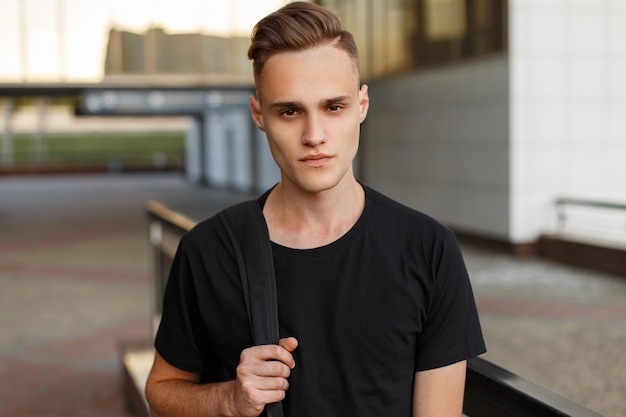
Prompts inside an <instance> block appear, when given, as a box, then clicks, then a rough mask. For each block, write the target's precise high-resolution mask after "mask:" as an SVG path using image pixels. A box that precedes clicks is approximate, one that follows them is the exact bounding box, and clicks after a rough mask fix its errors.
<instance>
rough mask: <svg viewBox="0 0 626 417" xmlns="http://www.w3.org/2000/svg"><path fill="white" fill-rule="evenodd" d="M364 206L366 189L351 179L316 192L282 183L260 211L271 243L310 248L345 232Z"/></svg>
mask: <svg viewBox="0 0 626 417" xmlns="http://www.w3.org/2000/svg"><path fill="white" fill-rule="evenodd" d="M364 207H365V191H364V190H363V187H362V186H361V184H359V183H358V182H357V181H356V180H355V179H354V178H352V180H351V181H346V182H345V183H341V184H338V185H337V186H336V187H334V188H332V189H330V190H325V191H321V192H316V193H309V192H305V191H303V190H300V189H297V188H295V187H290V186H289V185H288V184H286V183H284V182H281V183H279V184H278V185H277V186H276V187H275V188H274V189H273V190H272V192H271V193H270V195H269V196H268V198H267V201H266V203H265V207H264V209H263V213H264V215H265V218H266V221H267V225H268V228H269V233H270V239H271V240H272V241H273V242H275V243H278V244H280V245H283V246H287V247H291V248H294V249H311V248H315V247H320V246H324V245H327V244H329V243H332V242H334V241H335V240H337V239H339V238H340V237H341V236H343V235H344V234H345V233H347V232H348V231H349V230H350V229H351V228H352V226H354V224H355V223H356V222H357V221H358V219H359V217H360V216H361V213H362V212H363V208H364Z"/></svg>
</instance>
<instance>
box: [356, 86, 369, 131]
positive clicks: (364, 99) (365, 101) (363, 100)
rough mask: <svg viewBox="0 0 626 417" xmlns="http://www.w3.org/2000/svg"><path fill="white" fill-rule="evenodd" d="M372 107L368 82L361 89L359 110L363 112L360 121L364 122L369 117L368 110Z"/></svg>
mask: <svg viewBox="0 0 626 417" xmlns="http://www.w3.org/2000/svg"><path fill="white" fill-rule="evenodd" d="M369 108H370V96H369V93H368V88H367V85H366V84H363V85H362V86H361V89H360V90H359V110H360V112H361V114H360V118H359V123H363V121H364V120H365V118H366V117H367V111H368V110H369Z"/></svg>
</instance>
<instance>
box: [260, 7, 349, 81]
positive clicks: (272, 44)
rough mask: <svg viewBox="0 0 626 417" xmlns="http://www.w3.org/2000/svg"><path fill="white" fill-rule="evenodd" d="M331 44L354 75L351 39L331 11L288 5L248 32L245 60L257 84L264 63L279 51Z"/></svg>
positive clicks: (294, 50) (295, 50)
mask: <svg viewBox="0 0 626 417" xmlns="http://www.w3.org/2000/svg"><path fill="white" fill-rule="evenodd" d="M325 44H332V45H333V46H335V47H337V48H339V49H343V50H344V51H345V52H346V53H347V54H348V55H349V56H350V58H352V60H353V62H354V65H355V70H356V71H357V76H358V72H359V54H358V51H357V47H356V43H355V41H354V37H353V36H352V34H351V33H350V32H347V31H345V30H343V29H342V28H341V22H340V21H339V18H337V16H335V14H333V13H332V12H331V11H329V10H327V9H325V8H323V7H321V6H318V5H316V4H313V3H309V2H303V1H300V2H294V3H288V4H287V5H285V6H283V7H282V8H280V9H278V10H277V11H275V12H273V13H271V14H269V15H267V16H266V17H264V18H263V19H261V20H260V21H259V22H258V23H257V24H256V25H255V26H254V29H253V30H252V35H251V44H250V47H249V48H248V58H250V59H251V60H252V68H253V72H254V80H255V82H256V83H257V85H258V81H259V80H260V78H261V75H262V72H263V66H264V65H265V62H267V60H268V59H269V58H270V57H272V56H273V55H275V54H277V53H280V52H298V51H302V50H305V49H309V48H314V47H316V46H321V45H325Z"/></svg>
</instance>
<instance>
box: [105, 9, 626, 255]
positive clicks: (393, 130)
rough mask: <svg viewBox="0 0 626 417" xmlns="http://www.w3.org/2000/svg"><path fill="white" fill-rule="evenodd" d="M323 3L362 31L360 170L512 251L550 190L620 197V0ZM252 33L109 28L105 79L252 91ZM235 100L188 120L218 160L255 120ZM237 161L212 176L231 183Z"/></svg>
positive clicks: (531, 235) (536, 225) (541, 217)
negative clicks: (364, 104)
mask: <svg viewBox="0 0 626 417" xmlns="http://www.w3.org/2000/svg"><path fill="white" fill-rule="evenodd" d="M316 2H317V3H319V4H321V5H323V6H326V7H328V8H330V9H332V10H334V11H335V12H336V13H337V14H338V15H339V17H340V18H341V20H342V21H343V23H344V27H345V28H346V29H347V30H349V31H351V32H352V33H353V34H354V35H355V38H356V40H357V44H358V46H359V50H360V57H361V63H360V65H361V74H362V79H363V81H364V82H366V83H367V84H368V85H369V87H370V90H369V91H370V97H371V108H370V112H369V115H368V118H367V120H366V121H365V123H364V124H363V128H362V132H363V134H362V142H361V148H360V152H359V156H358V160H357V171H358V175H359V177H360V178H361V179H363V180H364V181H366V182H367V183H369V184H371V185H372V186H374V187H375V188H377V189H379V190H381V191H382V192H384V193H387V194H388V195H390V196H392V197H394V198H396V199H398V200H399V201H401V202H404V203H406V204H407V205H409V206H412V207H415V208H417V209H420V210H422V211H424V212H426V213H428V214H430V215H432V216H434V217H436V218H437V219H439V220H441V221H442V222H443V223H444V224H446V225H448V226H450V227H452V228H454V229H455V230H456V231H458V232H459V233H466V234H468V235H472V236H478V237H484V238H486V239H488V240H491V241H496V242H501V243H505V244H507V245H510V246H511V247H512V248H513V249H514V250H516V251H518V252H523V251H525V250H528V251H532V250H533V246H534V245H535V243H536V242H537V241H538V239H539V237H540V236H542V235H543V234H546V233H552V232H554V231H555V230H556V229H557V228H558V224H557V220H558V219H557V207H556V205H555V201H556V200H557V199H558V198H561V197H572V198H578V199H591V200H599V201H604V202H621V203H622V204H623V203H624V202H626V164H625V163H624V161H625V160H626V117H624V114H626V76H625V75H624V74H626V42H624V40H626V2H624V1H622V0H552V1H549V2H547V1H544V0H316ZM248 43H249V39H248V37H228V38H226V37H218V36H211V35H207V34H197V33H183V34H170V33H167V32H166V31H164V30H163V29H160V28H158V27H154V28H152V29H150V30H148V31H147V32H146V33H142V34H139V33H131V32H125V31H120V30H116V29H113V30H111V32H110V38H109V43H108V47H107V58H106V69H105V77H104V80H103V83H104V84H107V85H112V84H115V83H119V84H120V85H137V86H140V85H143V84H146V85H152V86H154V85H159V84H160V85H174V86H211V87H219V86H227V85H238V86H244V87H246V88H249V89H250V91H252V74H251V65H250V62H249V61H248V59H247V54H246V50H247V47H248ZM210 98H211V100H209V101H210V102H211V103H209V104H211V105H213V103H214V102H219V100H217V101H215V100H213V98H214V97H212V96H211V97H210ZM240 104H241V106H239V107H238V109H237V113H236V117H234V118H232V121H229V120H231V119H229V118H227V117H226V116H224V115H222V114H221V113H219V112H218V111H217V110H215V109H213V108H212V107H211V108H209V109H207V113H206V115H205V116H206V117H205V122H206V123H205V124H204V125H202V126H196V127H195V128H196V129H204V130H198V131H199V132H200V133H198V134H197V135H196V136H198V137H204V139H196V142H194V143H200V142H198V141H202V140H207V141H214V142H215V143H207V144H205V145H206V146H204V147H203V149H204V152H207V155H208V156H206V158H207V159H210V158H214V159H215V158H217V159H219V161H222V160H227V158H223V157H222V153H220V152H215V149H227V148H228V146H230V145H228V146H227V145H226V144H222V145H219V146H218V145H217V142H218V141H222V142H223V141H226V142H228V140H226V139H224V137H229V136H228V135H231V134H232V132H243V133H241V134H242V135H250V133H249V132H253V131H254V129H253V127H252V124H251V122H250V120H249V116H248V115H247V107H246V103H245V100H242V103H240ZM233 114H234V113H233ZM244 125H245V126H244ZM211 126H213V127H211ZM215 126H217V127H215ZM213 128H214V130H215V132H213V131H211V130H210V129H213ZM203 132H204V133H203ZM207 132H208V133H207ZM211 132H213V133H211ZM224 132H227V133H228V132H230V133H228V134H226V133H224ZM252 135H253V136H254V135H257V134H252ZM211 138H212V139H211ZM240 139H241V140H240V142H241V143H243V144H245V143H248V142H249V140H247V139H245V138H243V137H242V138H240ZM257 140H262V138H260V139H259V138H257V137H255V139H253V141H257ZM231 142H232V141H231ZM220 143H221V142H220ZM194 146H200V145H194ZM242 146H245V145H242ZM228 149H231V148H228ZM233 149H235V150H234V151H233V152H235V153H237V154H239V153H241V152H240V151H241V149H239V148H233ZM224 152H226V150H224ZM228 152H230V151H228ZM197 153H198V152H197V149H195V148H192V149H190V150H189V155H194V154H197ZM211 155H213V156H211ZM264 158H269V154H268V155H266V156H265V157H264ZM219 161H218V162H219ZM264 161H265V159H264ZM218 162H215V161H214V162H212V163H208V164H207V166H210V167H216V166H217V167H221V165H220V164H219V163H218ZM239 165H240V164H239ZM235 168H236V167H235ZM235 168H233V167H230V168H226V167H224V168H223V169H222V168H220V169H222V171H221V173H215V174H211V173H209V174H208V175H209V178H206V182H207V183H209V184H211V183H215V182H216V178H219V181H217V183H218V184H228V181H227V180H226V179H225V178H226V177H228V176H229V175H230V176H232V173H233V172H235V171H234V169H235ZM239 168H241V167H239ZM239 168H237V169H239ZM250 172H252V171H250ZM229 173H230V174H229ZM274 178H275V177H272V176H268V177H267V178H266V179H264V180H263V181H262V183H263V184H270V183H272V181H274ZM249 182H250V181H249V180H248V181H247V182H246V181H243V182H242V184H244V183H246V184H247V183H249ZM244 185H245V184H244ZM594 227H595V226H594ZM601 227H605V226H601ZM620 227H621V229H619V228H620ZM608 228H611V230H613V229H615V227H614V225H613V224H611V225H609V226H608ZM618 229H619V230H618V232H619V233H621V236H622V237H621V239H622V240H626V239H625V238H624V233H623V225H622V226H619V227H618ZM607 230H608V229H607ZM607 230H604V231H603V230H600V235H607V233H604V232H606V231H607Z"/></svg>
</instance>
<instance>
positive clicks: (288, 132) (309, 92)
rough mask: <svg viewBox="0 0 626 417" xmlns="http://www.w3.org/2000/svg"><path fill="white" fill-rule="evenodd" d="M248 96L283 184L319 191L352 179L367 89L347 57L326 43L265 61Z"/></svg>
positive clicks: (309, 190)
mask: <svg viewBox="0 0 626 417" xmlns="http://www.w3.org/2000/svg"><path fill="white" fill-rule="evenodd" d="M257 92H258V95H259V97H258V100H257V99H255V98H254V97H250V107H251V110H252V117H253V119H254V122H255V124H256V125H257V127H259V129H261V130H263V131H264V132H265V133H266V134H267V138H268V141H269V145H270V149H271V151H272V155H273V157H274V159H275V161H276V163H277V164H278V166H279V168H280V170H281V180H282V181H283V182H284V183H285V185H293V186H295V187H297V188H298V189H300V190H302V191H305V192H313V193H316V192H321V191H325V190H328V189H331V188H333V187H335V186H336V185H338V184H340V183H341V182H342V181H347V180H349V179H351V178H353V172H352V161H353V159H354V157H355V156H356V152H357V149H358V145H359V128H360V124H361V122H362V121H363V120H364V119H365V116H366V115H367V109H368V106H369V98H368V93H367V86H365V85H364V86H362V87H361V88H360V89H359V81H358V74H357V71H356V69H355V66H354V64H353V62H352V60H351V59H350V57H349V56H348V54H347V53H346V52H345V51H343V50H341V49H338V48H335V47H333V46H331V45H325V46H320V47H316V48H312V49H307V50H305V51H301V52H286V53H279V54H276V55H274V56H272V57H271V58H270V59H268V60H267V62H266V63H265V66H264V68H263V72H262V75H261V78H260V80H258V84H257Z"/></svg>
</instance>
